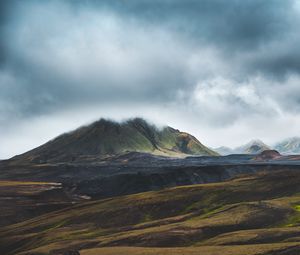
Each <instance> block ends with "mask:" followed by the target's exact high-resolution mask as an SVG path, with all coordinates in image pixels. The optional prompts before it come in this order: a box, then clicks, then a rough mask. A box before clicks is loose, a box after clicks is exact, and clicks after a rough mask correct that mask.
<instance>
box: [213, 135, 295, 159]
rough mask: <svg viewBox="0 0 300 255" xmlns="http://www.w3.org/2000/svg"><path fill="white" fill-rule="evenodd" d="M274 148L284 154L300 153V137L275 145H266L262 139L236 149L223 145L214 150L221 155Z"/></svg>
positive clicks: (253, 152)
mask: <svg viewBox="0 0 300 255" xmlns="http://www.w3.org/2000/svg"><path fill="white" fill-rule="evenodd" d="M270 149H274V150H277V151H278V152H279V153H281V154H284V155H293V154H300V137H291V138H288V139H285V140H283V141H281V142H278V143H276V144H275V145H274V146H269V145H266V144H265V143H264V142H262V141H261V140H252V141H250V142H249V143H247V144H245V145H242V146H239V147H236V148H234V149H232V148H229V147H226V146H221V147H218V148H214V149H213V150H214V151H216V152H218V153H219V154H220V155H230V154H258V153H260V152H262V151H264V150H270Z"/></svg>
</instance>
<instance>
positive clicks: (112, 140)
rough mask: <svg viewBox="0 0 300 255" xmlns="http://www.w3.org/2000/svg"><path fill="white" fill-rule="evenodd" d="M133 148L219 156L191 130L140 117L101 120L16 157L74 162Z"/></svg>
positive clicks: (136, 149) (168, 154)
mask: <svg viewBox="0 0 300 255" xmlns="http://www.w3.org/2000/svg"><path fill="white" fill-rule="evenodd" d="M132 151H134V152H146V153H153V154H159V155H166V156H183V155H211V156H213V155H217V153H216V152H214V151H212V150H210V149H208V148H207V147H205V146H204V145H202V144H201V143H200V142H199V141H198V140H197V139H196V138H195V137H193V136H191V135H189V134H188V133H184V132H180V131H179V130H176V129H173V128H171V127H165V128H162V129H158V128H157V127H155V126H154V125H151V124H149V123H147V122H146V121H145V120H143V119H140V118H136V119H132V120H129V121H126V122H123V123H117V122H113V121H108V120H105V119H101V120H99V121H97V122H94V123H93V124H91V125H89V126H85V127H81V128H79V129H77V130H75V131H73V132H70V133H66V134H63V135H61V136H59V137H57V138H55V139H54V140H52V141H50V142H48V143H46V144H44V145H42V146H40V147H38V148H36V149H34V150H32V151H29V152H27V153H25V154H23V155H20V156H18V157H16V159H20V160H23V159H26V160H31V161H36V162H41V163H44V162H48V161H49V162H51V161H56V162H59V161H74V160H79V159H84V158H89V159H91V158H92V159H96V158H97V157H101V156H107V155H116V154H122V153H126V152H132Z"/></svg>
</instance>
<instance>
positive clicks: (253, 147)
mask: <svg viewBox="0 0 300 255" xmlns="http://www.w3.org/2000/svg"><path fill="white" fill-rule="evenodd" d="M264 150H270V147H269V146H268V145H266V144H265V143H263V142H262V141H261V140H252V141H250V142H249V143H247V144H245V145H243V146H240V147H238V148H236V149H235V151H236V152H237V153H242V154H258V153H260V152H263V151H264Z"/></svg>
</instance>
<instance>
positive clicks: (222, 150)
mask: <svg viewBox="0 0 300 255" xmlns="http://www.w3.org/2000/svg"><path fill="white" fill-rule="evenodd" d="M213 150H214V151H216V152H218V153H219V154H220V155H230V154H234V150H233V149H231V148H229V147H226V146H221V147H218V148H214V149H213Z"/></svg>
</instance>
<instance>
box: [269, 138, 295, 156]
mask: <svg viewBox="0 0 300 255" xmlns="http://www.w3.org/2000/svg"><path fill="white" fill-rule="evenodd" d="M274 149H275V150H277V151H279V152H280V153H281V154H300V137H291V138H288V139H286V140H283V141H282V142H279V143H277V144H276V145H275V146H274Z"/></svg>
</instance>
